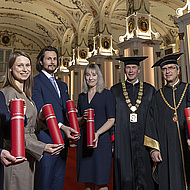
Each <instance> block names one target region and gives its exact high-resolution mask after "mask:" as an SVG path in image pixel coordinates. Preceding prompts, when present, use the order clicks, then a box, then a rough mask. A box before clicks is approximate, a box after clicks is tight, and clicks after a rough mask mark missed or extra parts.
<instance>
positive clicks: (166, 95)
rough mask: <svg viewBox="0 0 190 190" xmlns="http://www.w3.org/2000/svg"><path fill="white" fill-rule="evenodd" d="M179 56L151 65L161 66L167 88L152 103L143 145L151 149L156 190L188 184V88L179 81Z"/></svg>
mask: <svg viewBox="0 0 190 190" xmlns="http://www.w3.org/2000/svg"><path fill="white" fill-rule="evenodd" d="M181 55H182V53H175V54H171V55H167V56H165V57H163V58H161V59H160V60H158V61H157V62H156V63H155V64H154V65H153V67H155V66H160V68H161V70H162V74H163V77H164V79H165V81H166V85H165V86H164V87H163V88H161V89H160V90H158V91H157V93H156V94H155V96H154V97H153V99H152V101H151V104H150V107H149V110H148V114H147V124H146V131H145V138H144V145H145V146H147V147H149V148H150V154H151V157H152V160H153V162H154V163H155V164H154V168H153V177H154V180H155V181H156V182H157V184H158V187H159V188H158V189H159V190H163V189H164V190H173V189H180V190H187V189H189V185H190V162H189V160H190V152H189V150H188V146H189V148H190V140H189V135H188V131H187V125H186V120H185V113H184V109H185V108H186V107H187V104H189V103H190V102H189V101H190V97H189V93H190V88H189V85H188V84H187V83H184V82H181V81H180V80H179V74H180V68H179V65H178V64H177V59H178V58H179V57H180V56H181Z"/></svg>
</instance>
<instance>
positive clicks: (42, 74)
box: [40, 72, 62, 104]
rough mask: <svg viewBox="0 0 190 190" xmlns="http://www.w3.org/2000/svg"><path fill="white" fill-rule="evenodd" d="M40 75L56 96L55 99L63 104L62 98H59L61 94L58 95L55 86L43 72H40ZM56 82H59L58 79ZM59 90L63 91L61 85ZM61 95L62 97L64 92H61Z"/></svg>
mask: <svg viewBox="0 0 190 190" xmlns="http://www.w3.org/2000/svg"><path fill="white" fill-rule="evenodd" d="M40 77H41V81H42V82H43V84H44V85H45V86H46V87H47V88H48V89H49V90H50V92H51V93H52V95H53V96H54V98H55V99H54V100H57V101H58V102H59V103H60V104H62V101H61V98H59V96H58V94H57V92H56V90H55V88H54V87H53V85H52V83H51V81H50V80H49V79H48V78H47V77H46V76H45V75H44V73H42V72H40ZM56 82H57V80H56ZM58 86H59V85H58ZM59 90H60V91H61V89H60V86H59ZM47 95H48V94H47ZM61 97H62V93H61Z"/></svg>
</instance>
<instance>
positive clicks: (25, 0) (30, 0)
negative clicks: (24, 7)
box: [5, 0, 36, 4]
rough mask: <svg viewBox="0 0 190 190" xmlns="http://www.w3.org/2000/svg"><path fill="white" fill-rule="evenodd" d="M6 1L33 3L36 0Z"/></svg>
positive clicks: (11, 0) (10, 0)
mask: <svg viewBox="0 0 190 190" xmlns="http://www.w3.org/2000/svg"><path fill="white" fill-rule="evenodd" d="M5 1H6V2H7V1H8V2H13V3H21V4H22V3H31V4H33V2H34V1H36V0H5Z"/></svg>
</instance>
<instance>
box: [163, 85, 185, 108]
mask: <svg viewBox="0 0 190 190" xmlns="http://www.w3.org/2000/svg"><path fill="white" fill-rule="evenodd" d="M187 87H188V84H186V86H185V89H184V91H183V94H182V95H181V98H180V100H179V103H178V105H177V107H176V108H173V107H172V106H171V105H170V104H169V103H168V102H167V100H166V99H165V97H164V94H163V93H162V90H161V89H160V94H161V96H162V99H163V100H164V102H165V103H166V105H167V106H168V107H169V108H170V109H172V110H177V109H178V108H179V106H180V105H181V102H182V100H183V97H184V95H185V92H186V90H187Z"/></svg>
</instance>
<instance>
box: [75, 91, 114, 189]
mask: <svg viewBox="0 0 190 190" xmlns="http://www.w3.org/2000/svg"><path fill="white" fill-rule="evenodd" d="M88 108H93V109H94V113H95V116H94V120H95V131H97V130H98V129H99V128H100V127H102V125H103V124H104V123H105V122H106V121H107V119H108V118H115V102H114V99H113V96H112V94H111V92H110V91H109V90H106V89H104V90H103V91H102V92H101V93H98V92H96V94H95V95H94V97H93V98H92V100H91V102H90V104H89V102H88V94H84V93H81V94H79V98H78V116H79V117H80V116H82V115H83V112H84V110H85V109H88ZM111 161H112V151H111V140H110V136H109V132H105V133H104V134H101V135H100V137H99V141H98V147H97V148H95V149H93V148H88V147H87V145H86V123H84V125H83V126H81V138H80V140H79V141H78V146H77V181H78V182H79V183H94V184H96V185H103V184H108V183H110V175H111Z"/></svg>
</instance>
